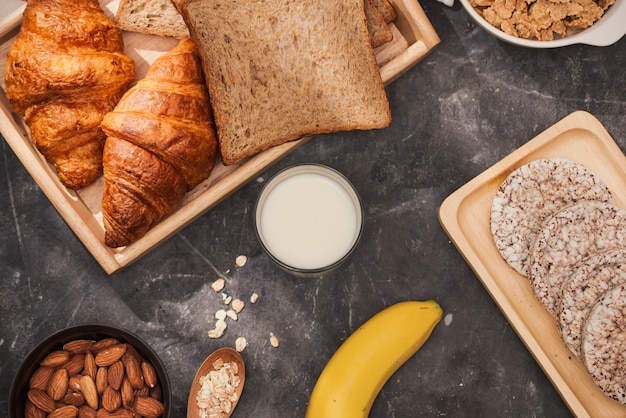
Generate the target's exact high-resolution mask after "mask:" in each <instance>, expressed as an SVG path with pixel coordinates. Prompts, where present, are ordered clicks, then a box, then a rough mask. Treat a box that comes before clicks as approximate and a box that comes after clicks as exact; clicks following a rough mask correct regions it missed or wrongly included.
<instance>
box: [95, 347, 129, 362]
mask: <svg viewBox="0 0 626 418" xmlns="http://www.w3.org/2000/svg"><path fill="white" fill-rule="evenodd" d="M125 352H126V344H116V345H112V346H110V347H107V348H104V349H102V350H101V351H99V352H98V354H96V359H95V360H96V364H97V365H98V366H110V365H111V364H113V363H115V362H116V361H118V360H119V359H121V358H122V356H123V355H124V353H125Z"/></svg>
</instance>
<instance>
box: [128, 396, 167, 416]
mask: <svg viewBox="0 0 626 418" xmlns="http://www.w3.org/2000/svg"><path fill="white" fill-rule="evenodd" d="M164 410H165V407H164V406H163V404H162V403H161V402H159V401H157V400H156V399H154V398H150V397H147V396H137V397H135V401H134V402H133V411H135V412H136V413H137V414H139V415H141V416H143V417H146V418H157V417H160V416H161V415H163V411H164Z"/></svg>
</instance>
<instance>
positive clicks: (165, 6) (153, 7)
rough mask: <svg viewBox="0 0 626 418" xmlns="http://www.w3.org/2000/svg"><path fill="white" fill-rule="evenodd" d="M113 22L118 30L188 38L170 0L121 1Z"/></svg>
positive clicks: (185, 26)
mask: <svg viewBox="0 0 626 418" xmlns="http://www.w3.org/2000/svg"><path fill="white" fill-rule="evenodd" d="M115 21H116V22H117V24H118V26H119V27H120V28H122V29H124V30H127V31H131V32H139V33H147V34H150V35H160V36H172V37H174V38H179V39H181V38H184V37H188V36H189V30H188V29H187V25H185V21H184V20H183V17H182V16H181V15H180V13H178V10H177V9H176V7H175V6H174V3H172V0H121V1H120V5H119V7H118V9H117V12H116V13H115Z"/></svg>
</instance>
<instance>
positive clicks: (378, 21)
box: [363, 0, 393, 48]
mask: <svg viewBox="0 0 626 418" xmlns="http://www.w3.org/2000/svg"><path fill="white" fill-rule="evenodd" d="M363 5H364V7H365V22H366V23H367V30H368V32H369V34H370V43H371V44H372V48H376V47H379V46H381V45H382V44H386V43H387V42H389V41H391V40H392V39H393V33H391V29H389V26H388V25H387V22H385V18H384V17H383V15H382V14H381V13H380V12H379V11H378V9H377V8H376V7H375V6H374V3H373V2H372V0H364V1H363Z"/></svg>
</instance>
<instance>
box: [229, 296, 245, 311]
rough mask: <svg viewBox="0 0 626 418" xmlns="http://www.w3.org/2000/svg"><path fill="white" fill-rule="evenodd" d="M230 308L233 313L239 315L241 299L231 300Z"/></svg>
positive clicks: (242, 304)
mask: <svg viewBox="0 0 626 418" xmlns="http://www.w3.org/2000/svg"><path fill="white" fill-rule="evenodd" d="M231 306H232V308H233V310H234V311H235V312H237V313H239V312H241V311H242V310H243V307H244V302H243V300H241V299H235V300H233V303H232V305H231Z"/></svg>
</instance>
